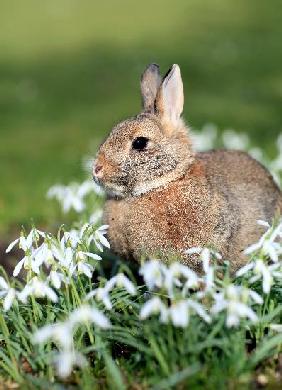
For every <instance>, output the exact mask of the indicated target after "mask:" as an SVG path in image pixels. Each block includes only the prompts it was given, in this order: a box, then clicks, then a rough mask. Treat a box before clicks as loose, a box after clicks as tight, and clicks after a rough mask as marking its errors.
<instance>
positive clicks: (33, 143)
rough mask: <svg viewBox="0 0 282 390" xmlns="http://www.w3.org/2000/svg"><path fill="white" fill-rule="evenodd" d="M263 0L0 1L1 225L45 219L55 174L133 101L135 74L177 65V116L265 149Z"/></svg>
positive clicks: (268, 85) (267, 60) (273, 120)
mask: <svg viewBox="0 0 282 390" xmlns="http://www.w3.org/2000/svg"><path fill="white" fill-rule="evenodd" d="M279 5H280V2H279V1H278V0H271V1H269V2H267V3H266V2H264V1H262V0H259V1H257V0H248V1H243V0H239V1H236V2H234V1H231V0H218V1H214V0H205V1H202V0H200V1H199V0H189V1H186V0H181V1H177V2H174V3H171V2H170V1H166V0H163V1H161V0H158V1H154V2H149V1H143V2H138V3H137V2H134V3H133V2H132V1H129V0H127V1H119V2H116V1H107V2H103V3H101V2H98V1H80V2H69V1H60V2H55V1H49V2H43V3H42V2H38V1H35V0H29V1H25V2H20V3H19V2H17V1H1V4H0V11H1V12H0V136H1V142H0V156H1V164H0V188H1V191H0V231H1V232H2V235H3V234H7V232H9V231H11V230H12V229H13V227H14V226H15V225H18V224H22V223H27V222H29V221H30V218H33V219H34V220H35V221H36V222H37V223H39V224H43V225H46V223H47V224H48V223H50V221H52V217H53V214H52V211H51V208H50V206H49V204H48V203H46V201H45V199H44V196H45V192H46V190H47V189H48V187H49V186H50V185H52V184H53V183H54V182H57V181H59V182H64V183H68V182H69V181H70V180H73V179H80V178H81V175H82V174H81V158H82V156H84V155H85V154H91V155H94V152H95V149H96V148H97V145H98V144H99V142H100V141H101V139H102V138H103V137H104V136H105V135H106V134H107V133H108V131H109V129H110V128H111V126H112V125H113V124H114V123H115V122H116V121H118V120H120V119H122V118H124V117H126V116H128V115H131V114H135V113H136V112H137V111H138V110H139V107H140V97H139V76H140V73H141V72H142V70H143V68H144V67H145V65H146V64H147V63H149V62H152V61H155V62H158V63H160V65H161V69H162V71H163V72H165V71H166V70H167V68H168V67H169V66H170V64H172V63H179V64H180V65H181V69H182V74H183V79H184V86H185V92H186V100H185V117H186V119H187V120H188V121H189V123H190V124H191V125H192V126H193V127H196V128H197V127H201V126H202V125H203V124H205V123H207V122H214V123H216V124H217V125H218V126H219V127H220V128H221V129H223V128H225V127H233V128H235V129H236V130H238V131H245V132H248V133H249V134H250V135H251V137H252V139H253V140H254V142H255V143H257V144H259V145H263V146H264V147H265V148H268V149H269V150H270V151H271V148H272V143H273V140H274V139H275V138H276V135H277V134H278V133H279V132H280V131H281V116H282V114H281V96H282V68H281V61H282V53H281V47H280V46H281V39H282V23H281V20H280V16H279V15H280V13H279V11H278V9H279Z"/></svg>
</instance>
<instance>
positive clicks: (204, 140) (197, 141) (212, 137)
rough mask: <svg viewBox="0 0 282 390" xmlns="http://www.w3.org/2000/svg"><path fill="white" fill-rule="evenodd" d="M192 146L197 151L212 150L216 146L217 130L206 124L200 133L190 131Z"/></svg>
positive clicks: (212, 125) (213, 126)
mask: <svg viewBox="0 0 282 390" xmlns="http://www.w3.org/2000/svg"><path fill="white" fill-rule="evenodd" d="M191 135H192V138H193V144H194V145H195V148H196V150H197V151H200V152H201V151H205V150H210V149H213V148H214V147H215V146H216V138H217V128H216V126H215V125H214V124H209V123H208V124H206V125H205V126H204V127H203V128H202V130H201V131H192V132H191Z"/></svg>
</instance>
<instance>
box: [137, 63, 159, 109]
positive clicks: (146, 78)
mask: <svg viewBox="0 0 282 390" xmlns="http://www.w3.org/2000/svg"><path fill="white" fill-rule="evenodd" d="M161 81H162V79H161V75H160V71H159V65H157V64H150V65H148V66H147V68H146V69H145V70H144V72H143V74H142V76H141V95H142V102H143V110H144V111H145V112H154V104H155V99H156V96H157V92H158V89H159V86H160V84H161Z"/></svg>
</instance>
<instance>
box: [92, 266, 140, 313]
mask: <svg viewBox="0 0 282 390" xmlns="http://www.w3.org/2000/svg"><path fill="white" fill-rule="evenodd" d="M115 286H116V287H118V288H125V290H126V291H127V292H128V293H129V294H131V295H135V294H136V287H135V286H134V284H133V283H132V282H131V281H130V280H129V279H128V278H127V277H126V276H125V275H124V274H123V273H119V274H117V275H116V276H113V277H112V278H111V279H110V280H108V282H107V283H106V284H105V287H99V288H96V289H95V290H93V291H91V292H90V293H88V294H87V295H86V297H85V299H86V300H89V299H90V298H92V297H95V299H96V300H97V301H101V302H103V304H104V305H105V307H106V308H107V309H108V310H111V309H112V303H111V300H110V296H109V292H110V291H111V290H112V289H113V288H114V287H115Z"/></svg>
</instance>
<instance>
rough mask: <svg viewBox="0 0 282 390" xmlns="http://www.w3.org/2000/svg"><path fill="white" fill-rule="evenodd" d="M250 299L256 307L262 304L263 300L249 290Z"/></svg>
mask: <svg viewBox="0 0 282 390" xmlns="http://www.w3.org/2000/svg"><path fill="white" fill-rule="evenodd" d="M249 294H250V297H251V298H252V299H253V300H254V302H256V303H257V304H258V305H262V304H263V299H262V297H261V296H260V295H259V294H258V293H257V292H255V291H253V290H249Z"/></svg>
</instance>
